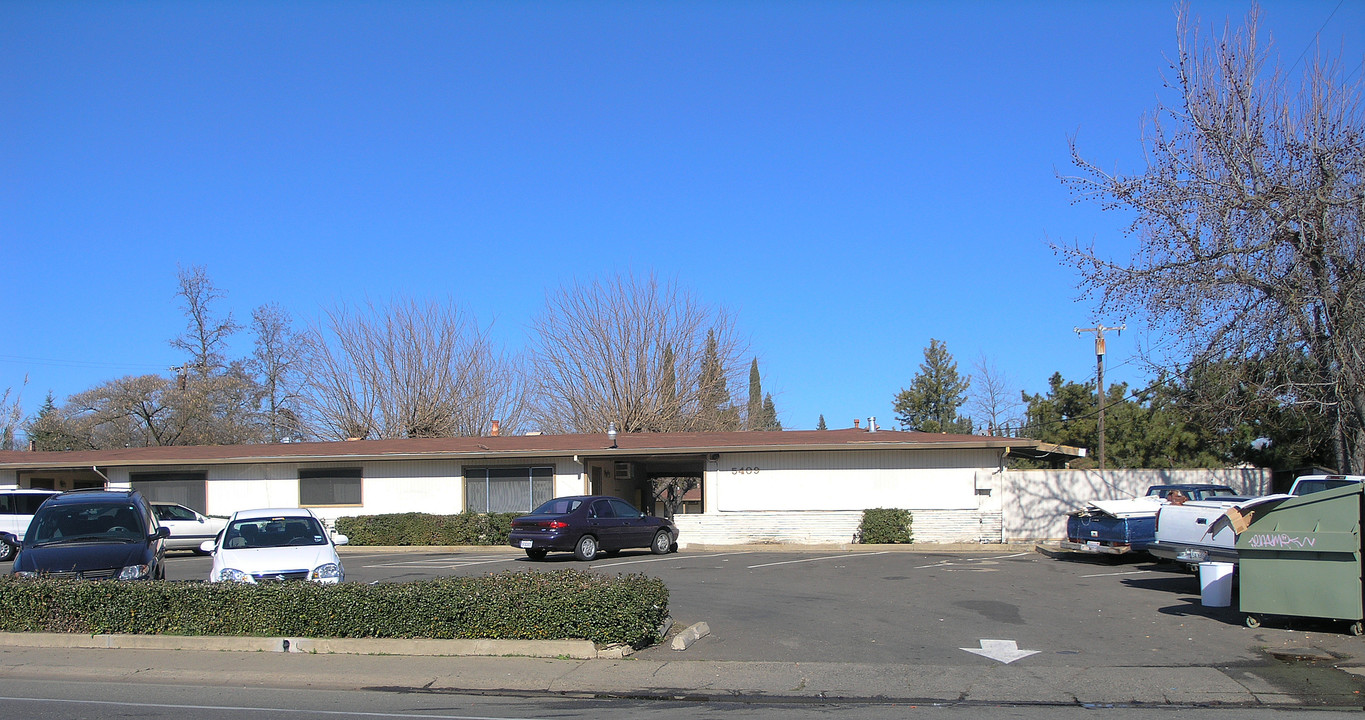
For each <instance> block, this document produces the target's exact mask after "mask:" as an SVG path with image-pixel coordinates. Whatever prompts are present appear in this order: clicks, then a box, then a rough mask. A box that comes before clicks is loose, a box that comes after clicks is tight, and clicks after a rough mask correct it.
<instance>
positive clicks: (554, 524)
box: [536, 520, 569, 530]
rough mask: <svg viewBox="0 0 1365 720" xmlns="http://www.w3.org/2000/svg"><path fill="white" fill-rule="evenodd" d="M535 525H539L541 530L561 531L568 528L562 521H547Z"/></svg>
mask: <svg viewBox="0 0 1365 720" xmlns="http://www.w3.org/2000/svg"><path fill="white" fill-rule="evenodd" d="M536 524H537V525H540V526H541V527H543V528H550V529H551V530H562V529H564V528H566V527H568V526H569V524H568V523H566V522H564V521H563V520H547V521H545V522H542V523H536Z"/></svg>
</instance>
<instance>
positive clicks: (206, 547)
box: [199, 540, 217, 553]
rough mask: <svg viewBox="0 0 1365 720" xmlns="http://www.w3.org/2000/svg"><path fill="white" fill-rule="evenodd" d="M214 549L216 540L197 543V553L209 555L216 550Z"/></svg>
mask: <svg viewBox="0 0 1365 720" xmlns="http://www.w3.org/2000/svg"><path fill="white" fill-rule="evenodd" d="M216 547H217V541H216V540H205V541H204V542H201V543H199V552H206V553H211V552H213V551H214V549H216Z"/></svg>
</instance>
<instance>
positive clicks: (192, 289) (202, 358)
mask: <svg viewBox="0 0 1365 720" xmlns="http://www.w3.org/2000/svg"><path fill="white" fill-rule="evenodd" d="M178 276H179V280H180V289H179V290H177V291H176V293H175V294H176V297H178V298H180V300H181V305H180V309H181V310H183V311H184V312H185V317H186V318H187V319H188V320H189V325H188V327H187V328H186V329H185V333H184V334H183V335H180V336H178V337H176V338H175V339H173V340H171V347H174V348H177V349H180V350H184V351H185V352H186V353H188V354H189V355H190V363H189V367H188V369H189V370H192V371H194V373H195V374H197V375H200V376H206V375H209V374H211V373H213V372H215V371H217V370H219V369H221V368H222V367H223V366H224V365H226V360H225V355H224V348H225V346H226V345H227V340H228V338H230V337H232V335H233V334H235V333H236V332H237V331H238V330H240V329H241V326H240V325H238V324H237V323H236V322H234V321H233V320H232V313H231V312H229V313H228V314H227V317H225V318H219V317H217V316H215V315H214V312H213V307H212V306H213V304H214V302H215V301H217V300H221V299H222V298H223V297H224V293H223V291H221V290H219V289H218V288H217V287H215V286H214V285H213V281H211V280H209V277H208V274H207V273H206V271H205V270H204V267H203V266H202V265H195V266H193V267H191V268H190V269H189V270H186V269H184V268H180V270H179V273H178Z"/></svg>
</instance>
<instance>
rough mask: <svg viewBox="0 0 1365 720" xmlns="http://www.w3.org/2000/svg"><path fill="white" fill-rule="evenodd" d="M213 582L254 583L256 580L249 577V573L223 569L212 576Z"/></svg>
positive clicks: (234, 569)
mask: <svg viewBox="0 0 1365 720" xmlns="http://www.w3.org/2000/svg"><path fill="white" fill-rule="evenodd" d="M213 581H214V582H249V583H254V582H256V578H254V577H251V575H250V574H249V573H244V572H242V571H241V570H238V569H236V568H223V569H222V570H219V571H218V574H217V575H216V576H214V578H213Z"/></svg>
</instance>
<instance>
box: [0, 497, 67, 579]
mask: <svg viewBox="0 0 1365 720" xmlns="http://www.w3.org/2000/svg"><path fill="white" fill-rule="evenodd" d="M60 494H61V493H59V492H57V491H55V490H22V489H20V490H16V489H9V490H0V562H3V561H6V560H13V559H14V553H15V551H17V550H18V549H19V544H20V543H22V542H23V541H24V533H25V532H28V524H29V522H30V521H32V520H33V513H35V512H37V511H38V506H39V505H42V504H43V502H44V501H46V500H47V499H48V498H50V497H52V496H53V495H60Z"/></svg>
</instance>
